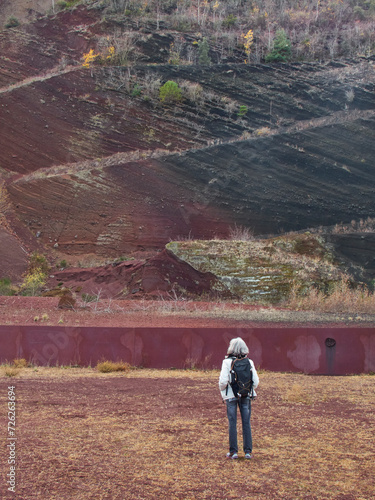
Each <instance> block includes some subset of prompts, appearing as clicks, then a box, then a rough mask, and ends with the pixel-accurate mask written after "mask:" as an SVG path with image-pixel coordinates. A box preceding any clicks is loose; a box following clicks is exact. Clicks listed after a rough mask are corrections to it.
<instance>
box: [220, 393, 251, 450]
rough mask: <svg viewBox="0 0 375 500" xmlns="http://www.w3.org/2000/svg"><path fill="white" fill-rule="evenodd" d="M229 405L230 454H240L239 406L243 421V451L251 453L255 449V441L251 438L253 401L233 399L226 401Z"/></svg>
mask: <svg viewBox="0 0 375 500" xmlns="http://www.w3.org/2000/svg"><path fill="white" fill-rule="evenodd" d="M225 402H226V405H227V417H228V423H229V451H230V453H237V452H238V444H237V405H238V406H239V407H240V413H241V420H242V437H243V451H244V452H245V453H251V451H252V449H253V441H252V437H251V426H250V417H251V399H250V398H244V399H237V398H234V399H233V398H231V399H226V400H225Z"/></svg>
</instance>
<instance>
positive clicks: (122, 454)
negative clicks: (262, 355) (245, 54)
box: [0, 366, 375, 500]
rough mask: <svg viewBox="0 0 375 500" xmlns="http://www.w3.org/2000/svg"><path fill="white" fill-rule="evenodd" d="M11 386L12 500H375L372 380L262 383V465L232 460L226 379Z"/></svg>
mask: <svg viewBox="0 0 375 500" xmlns="http://www.w3.org/2000/svg"><path fill="white" fill-rule="evenodd" d="M0 380H1V394H0V398H1V399H0V400H1V405H0V422H1V429H2V434H3V443H4V442H5V441H6V439H7V411H8V408H7V387H8V386H14V387H15V393H16V437H17V441H16V465H17V469H16V493H15V494H13V493H11V492H7V485H6V473H8V472H9V465H8V462H7V460H8V451H7V448H6V447H5V446H2V447H1V456H0V459H1V461H0V463H1V481H2V484H0V492H1V498H2V499H8V498H9V499H10V498H12V499H14V498H16V499H17V500H34V499H38V500H67V499H69V500H70V499H75V500H83V499H85V500H86V499H93V500H94V499H95V500H100V499H103V500H104V499H106V500H120V499H121V500H133V499H134V500H136V499H137V500H140V499H145V500H148V499H171V500H172V499H184V500H188V499H189V500H190V499H191V500H193V499H215V500H216V499H217V500H219V499H220V500H225V499H240V498H241V499H244V498H246V499H259V500H260V499H272V500H273V499H285V500H289V499H290V500H295V499H306V500H307V499H309V500H313V499H316V500H324V499H337V500H370V499H374V498H375V494H374V474H375V464H374V431H375V414H374V411H373V410H374V404H375V391H374V377H373V376H371V375H361V376H348V377H323V376H306V375H302V374H284V373H270V372H261V373H260V386H259V391H258V398H257V400H256V401H255V402H254V403H253V415H252V429H253V440H254V457H253V459H252V460H251V461H245V460H244V459H243V458H242V457H243V453H242V455H241V454H240V459H239V460H238V461H231V460H227V459H226V458H225V455H226V452H227V439H228V438H227V420H226V415H225V406H224V405H223V403H222V402H221V398H220V395H219V391H218V388H217V380H218V371H208V372H203V371H177V370H165V371H164V370H146V369H139V370H130V371H125V372H116V373H100V372H99V371H98V370H97V369H95V368H72V367H60V368H41V367H31V368H25V367H22V366H19V367H18V368H15V367H9V366H2V367H0ZM239 425H240V424H239ZM239 444H240V443H239Z"/></svg>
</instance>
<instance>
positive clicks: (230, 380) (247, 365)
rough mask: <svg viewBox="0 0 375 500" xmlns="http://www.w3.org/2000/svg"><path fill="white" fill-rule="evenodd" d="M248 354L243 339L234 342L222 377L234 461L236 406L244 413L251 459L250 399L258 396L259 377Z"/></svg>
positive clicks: (245, 438) (245, 439)
mask: <svg viewBox="0 0 375 500" xmlns="http://www.w3.org/2000/svg"><path fill="white" fill-rule="evenodd" d="M248 354H249V349H248V347H247V345H246V344H245V342H244V341H243V340H242V339H241V337H238V338H235V339H232V340H231V341H230V343H229V347H228V352H227V356H226V357H225V359H224V361H223V364H222V367H221V372H220V377H219V389H220V391H221V396H222V398H223V400H224V402H225V403H226V406H227V417H228V423H229V453H227V458H231V459H236V458H238V444H237V406H239V408H240V413H241V420H242V435H243V450H244V452H245V458H246V459H250V458H252V454H251V453H252V449H253V442H252V436H251V424H250V417H251V400H252V399H253V398H255V397H256V393H255V391H254V389H255V388H256V387H257V386H258V384H259V377H258V374H257V371H256V369H255V366H254V363H253V361H252V360H251V359H249V358H248V357H247V355H248Z"/></svg>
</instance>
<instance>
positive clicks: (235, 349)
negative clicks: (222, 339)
mask: <svg viewBox="0 0 375 500" xmlns="http://www.w3.org/2000/svg"><path fill="white" fill-rule="evenodd" d="M227 354H228V356H231V355H233V356H246V354H249V348H248V347H247V345H246V344H245V342H244V341H243V340H242V339H241V337H237V338H236V339H232V340H231V341H230V342H229V347H228V351H227Z"/></svg>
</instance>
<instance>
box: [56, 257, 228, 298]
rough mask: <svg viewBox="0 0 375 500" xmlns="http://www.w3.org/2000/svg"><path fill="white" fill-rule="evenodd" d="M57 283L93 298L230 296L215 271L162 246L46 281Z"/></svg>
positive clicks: (57, 274) (59, 273)
mask: <svg viewBox="0 0 375 500" xmlns="http://www.w3.org/2000/svg"><path fill="white" fill-rule="evenodd" d="M57 285H59V286H60V287H62V286H64V287H65V288H69V289H71V290H73V291H77V290H78V291H77V293H80V294H83V297H85V295H86V296H87V295H91V296H92V298H95V297H98V298H99V297H100V298H117V299H125V298H127V299H129V298H163V297H166V298H170V299H176V300H177V299H183V298H187V297H190V298H193V297H197V296H201V295H202V294H203V295H204V296H205V297H206V298H218V297H222V298H228V297H231V293H230V292H229V291H228V289H227V288H226V286H225V285H223V284H222V283H221V282H220V280H219V279H218V278H216V276H215V275H214V274H212V273H209V272H206V273H205V272H200V271H197V270H196V269H194V268H193V267H192V266H190V264H188V263H187V262H184V261H182V260H180V259H179V258H178V257H176V256H175V255H174V254H173V253H172V252H169V251H168V250H165V249H164V250H163V251H161V252H160V253H158V254H156V255H155V256H154V257H152V258H150V259H147V260H128V261H125V262H120V261H118V262H114V263H113V264H109V265H107V266H102V267H98V268H90V269H67V270H64V271H59V272H57V273H55V274H54V275H53V277H52V278H51V279H50V281H49V286H50V287H51V288H54V287H56V286H57Z"/></svg>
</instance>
